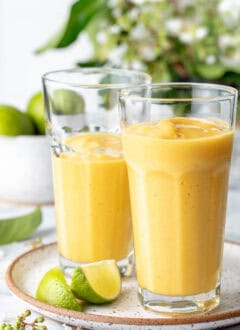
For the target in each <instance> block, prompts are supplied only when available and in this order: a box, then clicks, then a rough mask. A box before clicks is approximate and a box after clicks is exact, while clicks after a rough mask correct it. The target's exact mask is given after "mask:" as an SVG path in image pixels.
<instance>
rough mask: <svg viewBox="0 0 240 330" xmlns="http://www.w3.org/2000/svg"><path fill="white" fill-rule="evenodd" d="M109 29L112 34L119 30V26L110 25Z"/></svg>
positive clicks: (117, 32)
mask: <svg viewBox="0 0 240 330" xmlns="http://www.w3.org/2000/svg"><path fill="white" fill-rule="evenodd" d="M109 31H110V32H111V33H112V34H119V33H120V32H121V28H120V26H118V25H116V24H115V25H112V26H110V29H109Z"/></svg>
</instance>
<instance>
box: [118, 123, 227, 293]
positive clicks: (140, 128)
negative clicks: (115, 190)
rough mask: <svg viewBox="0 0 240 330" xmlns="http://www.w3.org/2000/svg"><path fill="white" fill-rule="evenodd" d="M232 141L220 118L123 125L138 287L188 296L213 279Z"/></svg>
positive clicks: (216, 278) (207, 288) (215, 278)
mask: <svg viewBox="0 0 240 330" xmlns="http://www.w3.org/2000/svg"><path fill="white" fill-rule="evenodd" d="M232 143H233V131H231V130H230V129H229V127H228V124H227V123H225V122H224V121H221V120H219V119H209V120H203V119H198V118H190V117H189V118H187V117H186V118H183V117H175V118H168V119H163V120H161V121H159V122H146V123H140V124H134V125H132V126H129V127H126V128H123V147H124V156H125V159H126V161H127V165H128V175H129V181H130V196H131V206H132V219H133V233H134V235H133V236H134V248H135V256H136V265H137V277H138V282H139V286H140V287H141V288H142V289H147V290H149V291H150V292H153V293H157V294H162V295H170V296H188V295H195V294H200V293H207V292H209V291H210V290H212V289H214V288H215V287H216V286H217V285H218V281H219V278H220V271H221V258H222V252H223V235H224V225H225V213H226V198H227V190H228V174H229V167H230V160H231V152H232Z"/></svg>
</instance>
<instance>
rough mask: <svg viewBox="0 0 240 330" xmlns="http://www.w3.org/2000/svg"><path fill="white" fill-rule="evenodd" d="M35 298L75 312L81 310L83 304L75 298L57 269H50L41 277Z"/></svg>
mask: <svg viewBox="0 0 240 330" xmlns="http://www.w3.org/2000/svg"><path fill="white" fill-rule="evenodd" d="M36 298H37V299H38V300H40V301H42V302H45V303H47V304H50V305H53V306H57V307H62V308H66V309H71V310H75V311H82V310H83V303H82V302H80V301H78V300H77V299H76V298H75V296H74V295H73V293H72V291H71V289H70V287H69V286H68V284H67V282H66V280H65V278H64V275H63V273H62V271H61V269H60V268H59V267H55V268H52V269H50V270H49V271H48V272H47V273H46V274H45V275H44V276H43V278H42V279H41V281H40V283H39V285H38V288H37V292H36Z"/></svg>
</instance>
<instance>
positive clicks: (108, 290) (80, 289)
mask: <svg viewBox="0 0 240 330" xmlns="http://www.w3.org/2000/svg"><path fill="white" fill-rule="evenodd" d="M120 292H121V275H120V272H119V269H118V266H117V264H116V262H115V261H114V260H104V261H99V262H95V263H91V264H86V265H84V266H82V267H76V268H75V270H74V272H73V276H72V280H71V284H70V285H68V284H67V281H66V279H65V277H64V275H63V273H62V271H61V269H60V268H59V267H55V268H52V269H50V270H49V271H48V272H47V273H46V274H45V275H44V276H43V278H42V279H41V281H40V283H39V285H38V288H37V292H36V298H37V299H38V300H40V301H42V302H45V303H48V304H50V305H54V306H57V307H62V308H66V309H71V310H76V311H83V308H84V303H85V302H87V303H93V304H103V303H109V302H111V301H113V300H115V299H116V298H117V297H118V296H119V294H120Z"/></svg>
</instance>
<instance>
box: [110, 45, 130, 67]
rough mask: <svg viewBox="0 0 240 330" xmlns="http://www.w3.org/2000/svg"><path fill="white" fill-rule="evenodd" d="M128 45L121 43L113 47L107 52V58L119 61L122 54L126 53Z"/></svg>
mask: <svg viewBox="0 0 240 330" xmlns="http://www.w3.org/2000/svg"><path fill="white" fill-rule="evenodd" d="M127 49H128V46H127V45H126V44H122V45H121V46H119V47H117V48H114V49H113V50H112V51H111V52H110V53H109V60H110V61H111V62H114V63H121V61H122V58H123V55H124V54H125V53H126V51H127Z"/></svg>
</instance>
